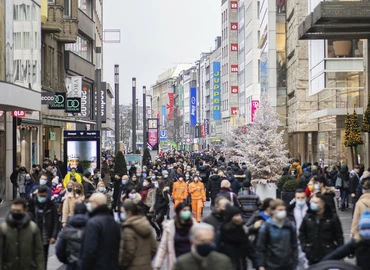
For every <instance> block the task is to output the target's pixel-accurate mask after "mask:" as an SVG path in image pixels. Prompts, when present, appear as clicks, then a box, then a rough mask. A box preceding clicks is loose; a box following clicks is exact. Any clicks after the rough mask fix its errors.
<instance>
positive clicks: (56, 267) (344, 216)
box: [0, 202, 354, 270]
mask: <svg viewBox="0 0 370 270" xmlns="http://www.w3.org/2000/svg"><path fill="white" fill-rule="evenodd" d="M9 206H10V202H5V203H3V204H2V205H0V224H1V223H2V222H4V220H5V217H6V214H7V213H8V211H9ZM209 214H210V207H209V203H206V207H205V208H204V216H207V215H209ZM171 216H173V211H172V207H171ZM339 218H340V220H341V222H342V227H343V232H344V236H345V238H346V241H348V240H349V236H350V229H351V221H352V211H351V209H350V210H348V211H346V212H339ZM347 260H348V259H347ZM348 261H351V262H354V260H348ZM163 265H166V264H165V263H164V264H163ZM47 270H65V266H63V265H62V264H61V263H60V262H59V260H58V259H57V257H56V256H55V246H50V250H49V258H48V269H47ZM162 270H167V269H165V266H163V268H162Z"/></svg>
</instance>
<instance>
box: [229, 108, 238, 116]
mask: <svg viewBox="0 0 370 270" xmlns="http://www.w3.org/2000/svg"><path fill="white" fill-rule="evenodd" d="M238 114H239V109H238V108H237V107H231V115H238Z"/></svg>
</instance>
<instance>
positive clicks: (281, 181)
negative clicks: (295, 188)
mask: <svg viewBox="0 0 370 270" xmlns="http://www.w3.org/2000/svg"><path fill="white" fill-rule="evenodd" d="M290 180H295V181H297V180H296V179H295V177H294V176H293V175H290V174H287V175H283V176H281V177H280V178H279V179H278V180H277V182H276V187H277V189H276V198H281V191H282V190H283V186H284V184H285V183H286V182H287V181H290Z"/></svg>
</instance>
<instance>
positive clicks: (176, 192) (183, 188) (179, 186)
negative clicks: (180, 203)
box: [172, 181, 188, 200]
mask: <svg viewBox="0 0 370 270" xmlns="http://www.w3.org/2000/svg"><path fill="white" fill-rule="evenodd" d="M187 198H188V184H186V183H185V181H177V182H175V183H173V187H172V199H174V200H186V199H187Z"/></svg>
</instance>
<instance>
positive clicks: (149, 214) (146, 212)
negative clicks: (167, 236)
mask: <svg viewBox="0 0 370 270" xmlns="http://www.w3.org/2000/svg"><path fill="white" fill-rule="evenodd" d="M149 209H150V208H149V207H148V206H146V205H145V206H144V214H145V216H146V218H147V219H148V221H149V223H150V225H152V227H153V228H154V230H155V232H156V234H157V236H159V235H160V234H161V230H160V229H159V228H158V226H157V225H156V224H155V223H154V222H153V215H154V213H149Z"/></svg>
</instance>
